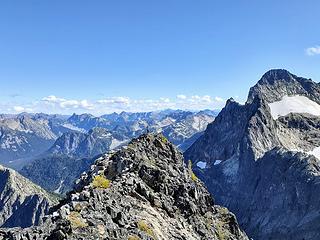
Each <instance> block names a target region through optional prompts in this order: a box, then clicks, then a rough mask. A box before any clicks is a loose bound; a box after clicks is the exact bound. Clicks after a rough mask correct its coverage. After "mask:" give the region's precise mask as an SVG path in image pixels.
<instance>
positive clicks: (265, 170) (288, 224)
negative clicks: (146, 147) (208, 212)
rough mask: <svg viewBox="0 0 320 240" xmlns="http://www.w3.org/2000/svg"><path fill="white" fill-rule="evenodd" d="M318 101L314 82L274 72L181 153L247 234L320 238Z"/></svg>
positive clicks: (319, 92) (319, 93)
mask: <svg viewBox="0 0 320 240" xmlns="http://www.w3.org/2000/svg"><path fill="white" fill-rule="evenodd" d="M308 103H312V107H311V108H310V105H309V104H308ZM319 103H320V85H319V84H318V83H316V82H313V81H312V80H310V79H305V78H301V77H297V76H295V75H293V74H291V73H289V72H288V71H286V70H271V71H269V72H267V73H266V74H265V75H264V76H263V77H262V78H261V80H260V81H259V82H258V83H257V84H256V85H255V86H254V87H252V88H251V89H250V92H249V96H248V100H247V102H246V104H244V105H241V104H239V103H237V102H235V101H234V100H232V99H230V100H228V101H227V103H226V106H225V108H224V109H223V110H222V111H221V112H220V114H219V115H218V116H217V117H216V119H215V121H214V122H213V123H212V124H210V125H209V126H208V127H207V130H206V131H205V133H204V134H203V136H202V137H200V138H199V139H198V140H197V141H196V142H195V143H194V144H193V145H192V146H191V147H190V148H189V149H188V150H187V151H186V152H185V158H186V159H188V160H189V159H190V160H192V162H193V166H194V171H195V172H196V173H197V175H198V176H199V178H201V179H202V180H203V181H204V182H205V184H206V186H207V187H208V189H209V191H210V192H211V193H212V194H213V195H214V196H215V198H216V201H217V203H218V204H223V205H224V206H227V207H228V208H229V209H230V210H231V211H232V212H234V213H235V214H236V216H237V218H238V220H239V223H240V226H241V227H243V228H244V230H245V231H246V233H247V234H248V236H249V237H252V238H253V239H259V240H260V239H262V240H264V239H281V240H286V239H287V240H289V239H290V240H302V239H304V240H307V239H310V240H317V239H320V201H319V199H320V160H319V158H320V155H319V153H320V152H319V146H320V125H319V122H320V117H319V109H320V106H319V105H318V104H319ZM274 111H276V113H277V114H274Z"/></svg>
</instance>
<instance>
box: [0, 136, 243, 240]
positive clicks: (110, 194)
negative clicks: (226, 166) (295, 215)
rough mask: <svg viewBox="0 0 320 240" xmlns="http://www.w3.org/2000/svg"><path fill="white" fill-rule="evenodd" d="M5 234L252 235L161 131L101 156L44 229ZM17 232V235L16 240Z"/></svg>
mask: <svg viewBox="0 0 320 240" xmlns="http://www.w3.org/2000/svg"><path fill="white" fill-rule="evenodd" d="M0 236H2V238H3V239H21V240H24V239H28V237H29V238H32V239H130V240H133V239H159V240H160V239H168V240H169V239H217V240H218V239H219V240H221V239H234V240H236V239H237V240H238V239H240V240H241V239H248V238H247V237H246V235H245V234H244V233H243V232H242V231H241V230H240V229H239V226H238V223H237V220H236V218H235V216H234V215H233V214H232V213H230V212H229V211H228V210H227V209H226V208H222V207H220V206H217V205H214V200H213V198H212V197H211V195H210V194H209V192H208V191H207V190H206V188H205V187H204V185H203V184H202V183H201V182H200V180H198V179H197V177H196V176H195V175H194V173H193V172H192V170H191V166H190V167H189V168H187V167H185V165H184V161H183V157H182V154H181V153H180V152H179V151H178V150H177V149H176V148H175V147H174V146H173V145H172V144H171V143H169V142H168V140H167V139H166V138H165V137H164V136H163V135H153V134H148V135H143V136H141V137H139V138H137V139H134V140H133V141H132V142H131V143H130V144H129V145H128V146H127V147H125V148H123V149H121V150H119V151H118V152H115V153H112V154H109V155H104V156H102V157H100V158H99V159H97V161H96V162H95V164H94V165H92V166H91V170H90V171H89V172H87V173H85V174H83V175H82V176H81V178H80V179H79V180H78V181H77V185H76V187H75V189H74V191H73V192H71V193H70V194H69V196H68V197H67V199H66V200H65V201H63V202H62V203H61V204H60V205H59V206H57V208H56V211H55V212H53V214H52V215H51V216H50V217H48V220H47V221H46V222H45V223H44V224H43V225H41V226H39V227H34V228H30V229H25V230H19V229H13V230H6V231H3V230H0ZM15 237H16V238H15Z"/></svg>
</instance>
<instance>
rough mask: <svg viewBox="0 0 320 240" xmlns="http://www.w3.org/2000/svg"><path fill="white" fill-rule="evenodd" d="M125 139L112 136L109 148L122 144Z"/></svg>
mask: <svg viewBox="0 0 320 240" xmlns="http://www.w3.org/2000/svg"><path fill="white" fill-rule="evenodd" d="M125 142H126V141H119V140H118V139H115V138H113V139H112V142H111V144H110V150H113V149H115V148H117V147H119V146H120V145H122V144H124V143H125Z"/></svg>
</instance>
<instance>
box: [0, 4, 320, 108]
mask: <svg viewBox="0 0 320 240" xmlns="http://www.w3.org/2000/svg"><path fill="white" fill-rule="evenodd" d="M319 9H320V1H318V0H313V1H312V0H304V1H301V0H259V1H254V0H251V1H245V0H238V1H236V0H232V1H231V0H220V1H215V0H199V1H195V0H161V1H155V0H134V1H133V0H93V1H88V0H87V1H84V0H67V1H66V0H54V1H49V0H37V1H35V0H28V1H22V0H20V1H18V0H3V1H1V2H0V83H1V85H0V86H1V96H0V111H1V112H12V113H13V112H20V111H35V112H39V111H43V112H56V113H72V112H92V113H95V114H101V113H104V112H112V111H121V110H129V111H145V110H152V109H161V108H189V109H201V108H221V107H222V106H223V105H224V100H225V99H227V98H229V97H234V98H237V99H238V100H239V101H244V100H245V99H246V96H247V93H248V89H249V87H250V86H252V85H253V84H254V83H255V82H256V81H258V80H259V78H260V77H261V75H262V74H263V73H264V72H266V71H267V70H269V69H271V68H286V69H288V70H289V71H291V72H292V73H294V74H297V75H301V76H305V77H308V78H309V77H310V78H312V79H314V80H315V81H319V80H320V47H319V46H320V29H319V23H320V14H319Z"/></svg>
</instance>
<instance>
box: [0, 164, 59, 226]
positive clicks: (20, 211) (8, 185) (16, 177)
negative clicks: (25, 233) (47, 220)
mask: <svg viewBox="0 0 320 240" xmlns="http://www.w3.org/2000/svg"><path fill="white" fill-rule="evenodd" d="M53 203H57V198H56V197H53V196H51V195H50V194H48V193H47V192H46V191H44V190H43V189H41V188H40V187H38V186H36V185H35V184H33V183H32V182H30V181H29V180H27V179H26V178H24V177H22V176H21V175H20V174H19V173H17V172H16V171H14V170H11V169H8V168H4V167H2V166H0V226H1V227H30V226H33V225H39V224H41V223H42V218H43V217H44V216H45V215H46V214H48V212H49V207H50V205H52V204H53Z"/></svg>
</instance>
